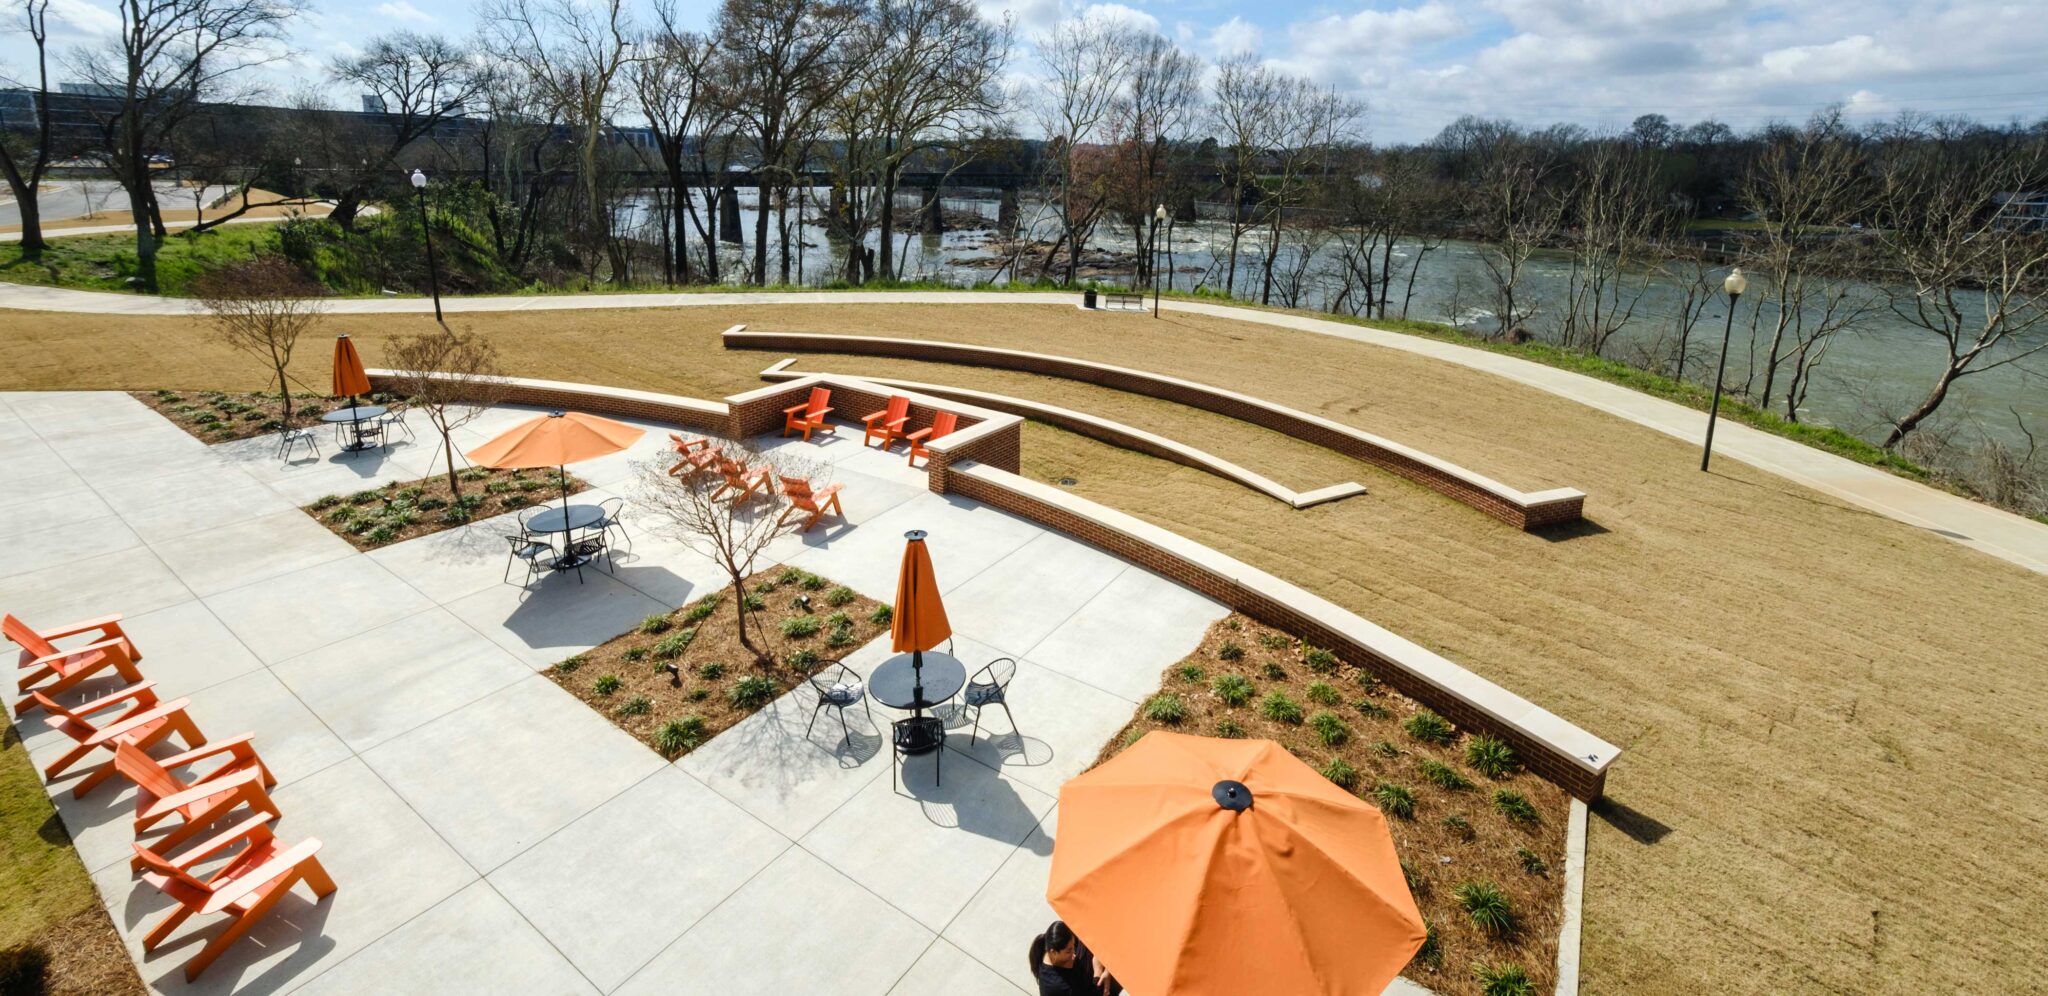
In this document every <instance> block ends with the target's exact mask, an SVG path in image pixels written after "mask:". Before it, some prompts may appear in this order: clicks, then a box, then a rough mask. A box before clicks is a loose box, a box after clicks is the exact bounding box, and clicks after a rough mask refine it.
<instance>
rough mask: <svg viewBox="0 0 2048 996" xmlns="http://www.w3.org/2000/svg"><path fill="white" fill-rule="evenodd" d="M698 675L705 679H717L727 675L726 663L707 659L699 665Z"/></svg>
mask: <svg viewBox="0 0 2048 996" xmlns="http://www.w3.org/2000/svg"><path fill="white" fill-rule="evenodd" d="M697 677H699V678H702V679H704V680H705V681H717V680H718V679H720V678H723V677H725V665H724V664H721V663H719V662H717V661H705V662H704V663H702V664H699V665H697Z"/></svg>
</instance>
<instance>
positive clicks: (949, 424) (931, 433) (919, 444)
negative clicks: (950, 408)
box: [903, 412, 960, 467]
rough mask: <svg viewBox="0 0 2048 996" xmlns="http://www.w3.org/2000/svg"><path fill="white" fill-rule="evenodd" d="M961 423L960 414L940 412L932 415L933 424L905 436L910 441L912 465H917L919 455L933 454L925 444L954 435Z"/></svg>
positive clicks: (928, 455)
mask: <svg viewBox="0 0 2048 996" xmlns="http://www.w3.org/2000/svg"><path fill="white" fill-rule="evenodd" d="M959 424H960V417H959V416H957V415H954V414H953V413H952V412H940V413H938V414H937V415H933V416H932V424H931V425H929V426H927V427H925V428H923V429H919V430H917V431H916V432H913V433H911V434H910V435H907V436H904V437H903V438H904V439H907V440H909V441H910V460H909V463H910V465H911V466H912V467H915V466H917V458H918V457H930V456H931V453H930V452H928V451H926V450H925V448H924V444H926V443H928V442H931V441H932V440H934V439H937V438H939V437H941V436H949V435H952V433H953V429H954V428H955V427H956V426H958V425H959Z"/></svg>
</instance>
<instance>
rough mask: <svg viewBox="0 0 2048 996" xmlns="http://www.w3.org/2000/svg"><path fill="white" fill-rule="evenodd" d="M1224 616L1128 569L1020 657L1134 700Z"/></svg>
mask: <svg viewBox="0 0 2048 996" xmlns="http://www.w3.org/2000/svg"><path fill="white" fill-rule="evenodd" d="M1229 614H1230V610H1229V609H1227V608H1225V607H1224V606H1223V604H1222V603H1220V602H1217V601H1214V600H1212V599H1209V598H1206V597H1204V596H1202V595H1200V594H1197V593H1195V592H1192V591H1189V590H1188V589H1186V588H1183V587H1181V586H1179V585H1177V584H1174V583H1173V582H1171V581H1168V580H1166V579H1164V578H1162V577H1159V576H1158V575H1156V574H1153V573H1151V572H1149V571H1145V570H1142V569H1139V568H1135V567H1134V568H1132V569H1130V570H1128V571H1125V572H1124V573H1122V574H1119V575H1117V577H1116V580H1114V581H1111V582H1110V583H1109V585H1108V586H1107V587H1105V588H1103V589H1102V590H1101V592H1099V593H1098V594H1097V595H1096V597H1095V598H1094V599H1093V600H1092V601H1090V602H1089V603H1088V604H1087V605H1084V606H1082V607H1081V608H1080V609H1079V610H1077V611H1076V612H1075V613H1074V614H1073V616H1072V617H1071V618H1069V619H1068V620H1067V621H1066V622H1064V623H1062V624H1061V625H1060V627H1059V628H1058V629H1056V630H1054V631H1053V632H1052V634H1051V635H1049V636H1047V637H1046V638H1045V639H1044V640H1042V641H1040V642H1039V643H1038V644H1037V645H1036V646H1033V647H1032V648H1031V650H1030V652H1029V654H1028V656H1029V658H1030V660H1031V662H1032V663H1034V664H1037V665H1039V666H1041V667H1047V668H1051V669H1052V670H1055V671H1058V672H1060V673H1061V674H1065V675H1067V676H1068V677H1071V678H1075V679H1078V680H1080V681H1084V682H1087V683H1088V684H1090V685H1094V686H1095V687H1097V688H1101V689H1104V690H1106V691H1109V692H1112V693H1115V694H1117V695H1121V696H1123V697H1124V698H1126V699H1129V700H1131V701H1132V702H1138V701H1142V700H1144V699H1145V698H1147V697H1148V696H1150V695H1151V694H1152V693H1153V692H1155V691H1157V690H1158V689H1159V676H1160V674H1161V673H1162V672H1164V671H1165V670H1166V669H1167V668H1168V667H1169V666H1171V665H1172V664H1173V663H1174V662H1175V661H1178V660H1180V659H1181V658H1183V657H1186V656H1187V655H1188V654H1189V653H1191V652H1193V651H1194V649H1195V648H1196V647H1197V646H1200V645H1201V642H1202V634H1203V633H1205V632H1207V631H1208V628H1209V626H1210V625H1211V624H1213V623H1214V622H1215V621H1216V620H1218V619H1221V618H1223V617H1224V616H1226V615H1229Z"/></svg>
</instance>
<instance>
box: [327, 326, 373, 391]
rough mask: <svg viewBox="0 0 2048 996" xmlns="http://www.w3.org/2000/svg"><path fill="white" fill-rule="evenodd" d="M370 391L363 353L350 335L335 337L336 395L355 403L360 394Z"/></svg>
mask: <svg viewBox="0 0 2048 996" xmlns="http://www.w3.org/2000/svg"><path fill="white" fill-rule="evenodd" d="M368 393H370V375H369V374H366V373H364V372H363V357H362V354H360V353H357V352H356V344H355V343H354V342H351V341H350V340H349V337H348V336H345V335H341V336H335V337H334V396H335V397H337V398H347V399H349V403H350V404H354V403H355V397H356V395H358V394H368Z"/></svg>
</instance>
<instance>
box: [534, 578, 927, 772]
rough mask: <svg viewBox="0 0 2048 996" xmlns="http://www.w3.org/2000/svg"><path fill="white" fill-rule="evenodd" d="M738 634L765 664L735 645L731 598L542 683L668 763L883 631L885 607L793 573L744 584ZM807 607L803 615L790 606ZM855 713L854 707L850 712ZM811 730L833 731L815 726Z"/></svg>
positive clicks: (641, 632) (706, 603) (684, 613)
mask: <svg viewBox="0 0 2048 996" xmlns="http://www.w3.org/2000/svg"><path fill="white" fill-rule="evenodd" d="M746 589H747V598H748V599H750V600H751V604H752V605H753V606H754V608H752V609H751V610H750V611H749V612H748V613H747V630H748V633H749V636H750V638H751V639H752V640H753V642H754V644H755V646H757V647H759V648H761V649H762V651H763V652H765V653H766V654H768V655H769V656H770V657H771V658H772V659H771V660H769V661H765V662H763V661H757V660H756V659H755V655H754V653H753V652H752V651H749V650H748V649H747V648H746V647H744V646H742V645H741V644H740V639H739V626H738V618H739V613H738V611H737V609H736V608H735V607H734V605H733V601H734V600H733V593H732V590H731V589H730V588H728V589H724V590H721V591H716V592H713V593H711V594H708V595H706V596H704V597H703V598H700V599H698V600H696V601H694V602H691V603H690V604H688V605H685V606H683V607H682V608H680V609H677V610H676V611H674V612H669V613H665V614H662V615H656V616H649V617H648V618H647V619H645V620H644V621H642V622H641V624H640V625H639V627H637V628H636V629H635V630H634V631H633V632H630V633H627V634H626V635H624V636H620V637H616V638H614V639H612V640H611V641H610V642H607V643H605V644H603V645H601V646H598V647H594V648H592V649H590V650H588V651H585V652H584V653H581V654H577V655H576V656H574V657H571V658H568V659H567V660H564V661H561V662H559V663H557V664H555V666H554V667H552V668H549V669H548V676H549V677H551V678H553V679H554V682H555V684H557V685H560V686H562V687H563V688H565V689H567V690H568V691H569V693H570V694H572V695H574V696H576V697H577V698H579V699H582V700H583V701H584V703H585V704H587V705H589V706H590V707H591V708H592V709H595V710H597V711H598V712H599V713H600V714H602V715H603V716H604V717H605V718H607V719H609V720H611V721H612V725H614V726H617V727H618V728H619V729H622V730H624V731H626V732H627V733H630V734H632V735H633V736H634V737H635V738H636V739H638V740H639V741H640V742H641V743H644V744H646V745H647V746H649V747H651V748H653V749H654V750H655V751H656V752H657V753H659V754H661V755H662V756H663V757H667V758H675V757H679V756H681V755H683V754H687V753H689V752H690V751H692V750H695V749H696V748H697V747H698V746H699V745H701V744H703V743H704V742H705V741H707V740H710V739H711V738H712V737H715V736H717V735H718V734H719V733H721V732H723V731H725V730H726V729H729V728H730V727H732V726H733V724H735V723H738V722H739V721H740V720H742V719H745V718H747V717H748V716H749V715H752V714H753V713H754V711H755V710H757V709H759V708H761V707H762V706H764V705H767V704H768V703H770V702H772V701H774V700H775V698H776V697H777V696H779V695H781V694H783V693H784V692H787V691H789V690H790V689H792V688H795V687H796V686H797V684H798V683H800V682H802V681H803V680H804V679H805V678H808V677H810V676H811V675H812V674H815V673H817V672H818V671H819V670H820V669H821V668H822V667H824V666H825V664H827V663H829V662H831V661H834V660H838V659H839V658H841V657H844V656H845V655H847V654H850V653H852V652H853V651H854V650H855V649H856V648H858V647H860V646H861V645H862V644H865V643H867V642H868V641H869V640H872V639H874V638H875V637H876V636H878V635H880V634H881V633H882V632H884V631H885V630H887V629H888V628H889V607H888V606H886V605H883V604H882V603H880V602H877V601H875V600H874V599H872V598H867V597H865V596H863V595H861V594H859V593H857V592H855V591H854V590H853V589H851V588H848V587H845V586H843V585H840V584H838V583H836V582H833V581H830V580H828V579H826V578H822V577H819V576H817V575H815V574H811V573H808V572H806V571H801V570H797V569H796V568H793V567H777V568H771V569H769V570H766V571H762V572H760V573H757V574H755V575H753V576H752V577H750V578H748V579H747V583H746ZM806 597H807V598H809V599H810V603H811V604H810V607H809V608H804V607H803V606H802V605H801V604H800V603H799V602H798V599H799V598H806ZM856 708H858V707H856ZM818 723H819V724H820V728H823V726H824V725H825V724H828V723H829V724H831V725H832V728H833V733H834V735H835V736H837V735H838V721H837V720H835V719H834V718H833V717H831V716H820V717H818Z"/></svg>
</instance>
